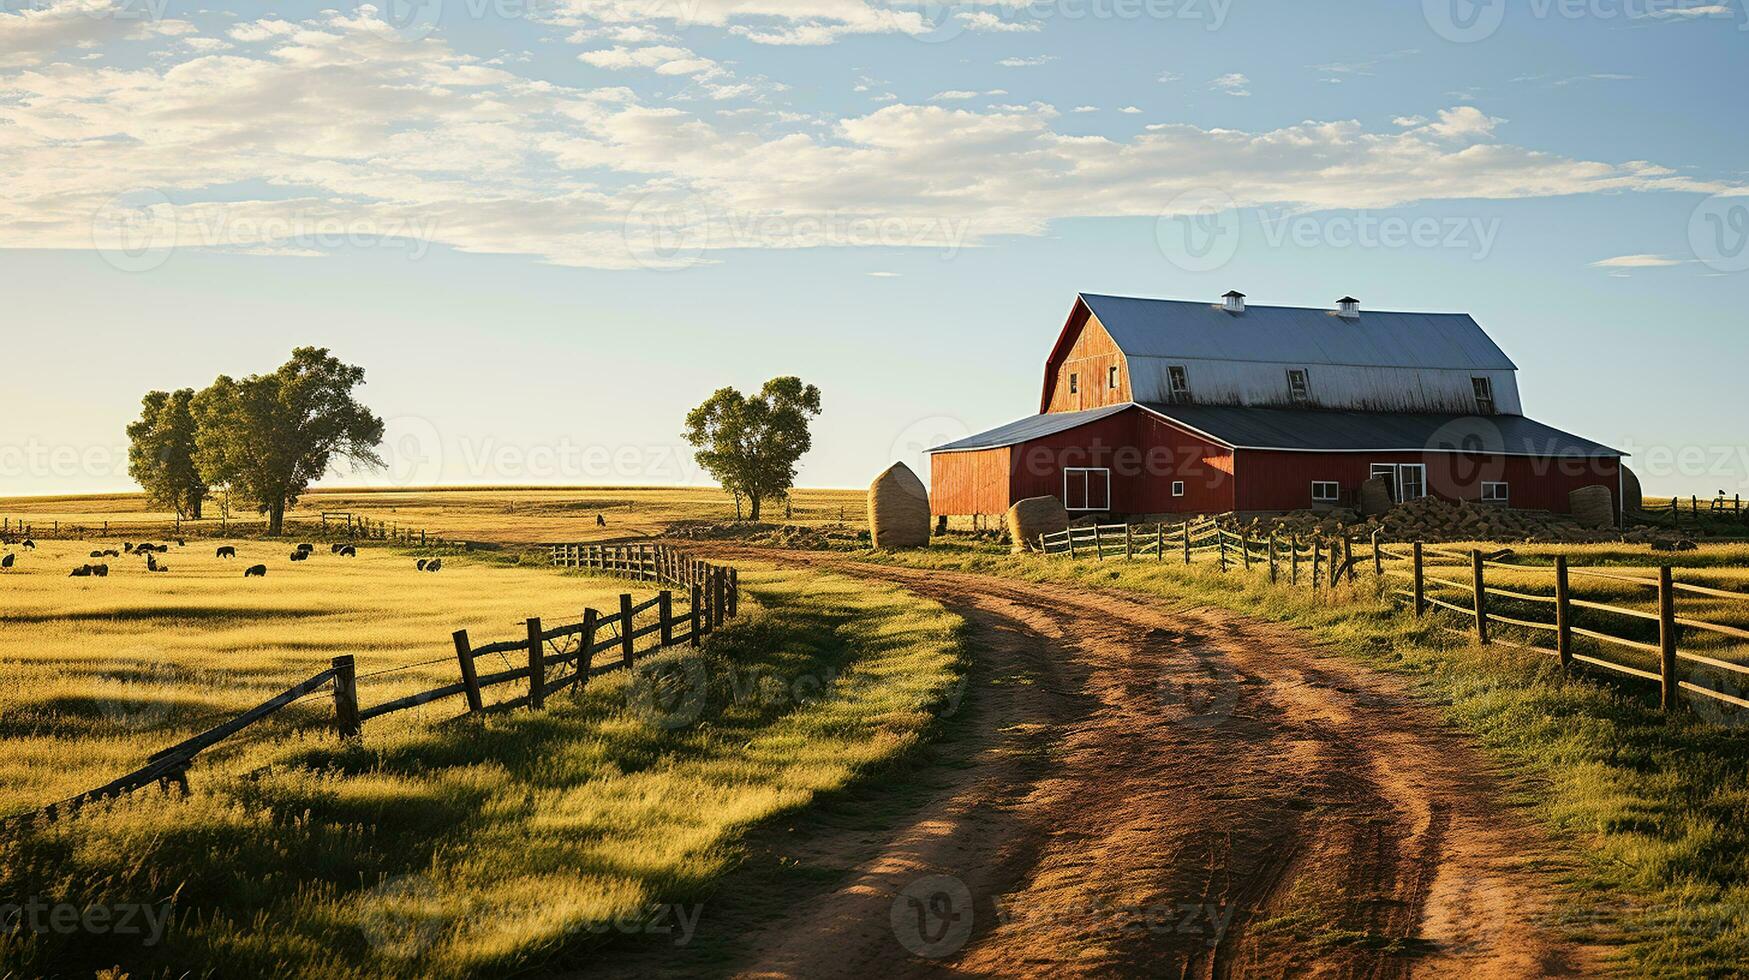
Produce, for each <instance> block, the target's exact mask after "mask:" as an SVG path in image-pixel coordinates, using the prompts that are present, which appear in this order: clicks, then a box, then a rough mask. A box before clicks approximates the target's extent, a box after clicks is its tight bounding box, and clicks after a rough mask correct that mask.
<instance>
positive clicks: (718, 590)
mask: <svg viewBox="0 0 1749 980" xmlns="http://www.w3.org/2000/svg"><path fill="white" fill-rule="evenodd" d="M727 593H728V580H727V576H725V575H724V574H723V570H722V569H721V568H719V569H716V570H715V572H713V573H712V575H711V629H713V630H714V629H716V628H717V627H718V626H721V625H723V609H724V603H725V602H726V601H727V600H726V595H727Z"/></svg>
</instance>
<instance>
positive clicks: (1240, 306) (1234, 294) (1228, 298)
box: [1221, 289, 1245, 313]
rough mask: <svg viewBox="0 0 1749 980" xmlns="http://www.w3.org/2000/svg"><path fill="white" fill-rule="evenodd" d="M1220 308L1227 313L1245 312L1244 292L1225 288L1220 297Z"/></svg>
mask: <svg viewBox="0 0 1749 980" xmlns="http://www.w3.org/2000/svg"><path fill="white" fill-rule="evenodd" d="M1221 309H1223V310H1225V311H1226V312H1228V313H1243V312H1245V294H1244V293H1241V292H1239V291H1238V290H1237V289H1229V290H1227V292H1226V294H1225V295H1223V296H1222V297H1221Z"/></svg>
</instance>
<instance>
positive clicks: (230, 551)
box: [216, 544, 237, 558]
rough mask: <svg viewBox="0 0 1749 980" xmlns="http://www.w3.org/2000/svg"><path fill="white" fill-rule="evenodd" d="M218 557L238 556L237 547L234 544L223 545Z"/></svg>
mask: <svg viewBox="0 0 1749 980" xmlns="http://www.w3.org/2000/svg"><path fill="white" fill-rule="evenodd" d="M216 557H219V558H235V557H237V549H236V547H235V546H234V545H228V544H227V545H223V546H221V547H220V548H219V550H218V554H217V555H216Z"/></svg>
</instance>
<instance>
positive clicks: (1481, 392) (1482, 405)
mask: <svg viewBox="0 0 1749 980" xmlns="http://www.w3.org/2000/svg"><path fill="white" fill-rule="evenodd" d="M1470 387H1471V388H1473V389H1475V392H1476V412H1477V413H1478V414H1481V415H1493V414H1494V381H1493V379H1492V378H1471V379H1470Z"/></svg>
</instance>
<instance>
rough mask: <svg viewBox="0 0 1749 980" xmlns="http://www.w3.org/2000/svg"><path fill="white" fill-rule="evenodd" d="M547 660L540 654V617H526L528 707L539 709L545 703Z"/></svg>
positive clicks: (532, 709)
mask: <svg viewBox="0 0 1749 980" xmlns="http://www.w3.org/2000/svg"><path fill="white" fill-rule="evenodd" d="M546 688H547V662H546V659H545V658H544V657H542V656H541V639H540V617H539V616H530V617H529V618H528V707H529V710H531V711H539V710H540V709H542V708H544V707H546V704H547V690H546Z"/></svg>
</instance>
